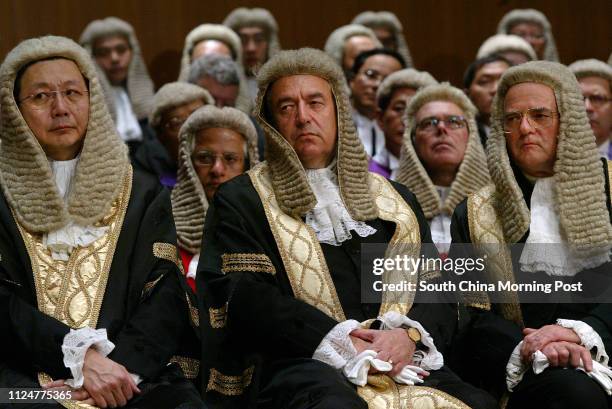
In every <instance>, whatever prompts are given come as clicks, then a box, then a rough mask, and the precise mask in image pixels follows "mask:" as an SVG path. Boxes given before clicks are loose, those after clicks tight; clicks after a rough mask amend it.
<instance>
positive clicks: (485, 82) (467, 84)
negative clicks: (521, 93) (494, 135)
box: [463, 54, 512, 146]
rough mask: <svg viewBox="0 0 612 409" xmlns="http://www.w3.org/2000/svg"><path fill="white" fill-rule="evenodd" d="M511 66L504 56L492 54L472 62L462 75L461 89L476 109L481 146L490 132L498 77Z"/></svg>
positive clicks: (484, 143)
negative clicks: (492, 106)
mask: <svg viewBox="0 0 612 409" xmlns="http://www.w3.org/2000/svg"><path fill="white" fill-rule="evenodd" d="M511 66H512V63H511V62H510V61H508V60H507V59H506V58H505V57H502V56H500V55H497V54H493V55H490V56H488V57H482V58H478V59H477V60H476V61H474V62H472V63H471V64H470V66H469V67H468V68H467V70H466V71H465V75H464V76H463V91H464V92H465V93H466V94H467V96H468V97H469V98H470V100H471V101H472V103H473V104H474V105H475V106H476V109H478V113H477V114H476V124H477V125H478V134H479V135H480V142H482V146H487V138H488V137H489V132H491V123H490V119H491V105H492V104H493V97H495V94H496V93H497V85H498V84H499V79H500V78H501V76H502V74H503V73H504V72H506V70H507V69H508V68H510V67H511Z"/></svg>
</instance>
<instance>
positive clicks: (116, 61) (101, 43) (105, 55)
mask: <svg viewBox="0 0 612 409" xmlns="http://www.w3.org/2000/svg"><path fill="white" fill-rule="evenodd" d="M93 56H94V58H95V60H96V63H98V65H99V66H100V67H101V68H102V69H103V70H104V73H105V74H106V78H108V80H109V81H110V82H111V84H113V85H121V84H123V82H124V81H125V80H126V79H127V76H128V69H129V68H130V62H132V47H130V43H129V42H128V39H127V38H126V37H125V36H122V35H114V36H109V37H102V38H99V39H97V40H96V41H95V42H94V44H93Z"/></svg>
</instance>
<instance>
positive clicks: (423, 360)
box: [378, 311, 444, 370]
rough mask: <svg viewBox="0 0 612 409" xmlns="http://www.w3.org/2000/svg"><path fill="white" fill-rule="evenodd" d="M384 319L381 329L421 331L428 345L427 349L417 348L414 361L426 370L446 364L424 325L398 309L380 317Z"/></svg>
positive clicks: (424, 342)
mask: <svg viewBox="0 0 612 409" xmlns="http://www.w3.org/2000/svg"><path fill="white" fill-rule="evenodd" d="M378 319H379V320H380V321H382V326H381V329H392V328H416V329H417V330H418V331H419V332H420V333H421V342H422V343H423V345H425V346H426V347H427V351H422V350H416V351H415V352H414V355H413V358H412V361H413V362H414V363H415V364H416V365H417V366H419V367H420V368H423V369H426V370H436V369H440V368H442V366H443V365H444V357H443V356H442V354H441V353H440V352H439V351H438V349H437V348H436V345H435V344H434V341H433V338H432V337H431V335H429V332H427V331H426V330H425V328H423V326H422V325H421V324H420V323H419V322H418V321H415V320H411V319H410V318H408V317H406V316H405V315H402V314H400V313H398V312H396V311H389V312H387V313H385V314H384V315H383V316H382V317H378Z"/></svg>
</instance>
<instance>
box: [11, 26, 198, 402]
mask: <svg viewBox="0 0 612 409" xmlns="http://www.w3.org/2000/svg"><path fill="white" fill-rule="evenodd" d="M0 81H2V84H4V86H3V87H2V89H1V90H0V94H1V98H2V100H3V101H6V102H5V103H3V104H2V108H1V113H2V131H1V133H0V139H1V146H2V149H1V150H0V180H1V185H2V194H1V195H0V254H2V258H1V260H0V311H1V313H2V318H1V319H0V321H2V327H3V329H6V330H3V331H2V337H0V345H1V347H2V348H1V352H0V354H1V357H0V386H1V387H2V388H17V387H28V388H37V387H40V386H41V385H46V386H49V387H66V386H70V388H71V390H72V391H73V395H72V399H73V400H68V401H61V405H63V406H66V407H91V406H87V405H85V404H89V405H96V406H98V407H103V408H105V407H117V406H125V405H127V406H128V407H138V408H157V407H160V406H161V407H167V408H174V407H176V406H178V405H180V404H188V403H191V404H195V405H199V406H197V407H200V406H201V400H200V397H199V395H198V392H197V390H196V389H195V388H194V387H193V385H192V384H191V382H190V381H187V380H186V379H185V376H184V374H183V372H182V371H181V367H179V365H177V364H171V365H168V362H169V361H170V359H171V357H172V356H173V355H174V354H176V353H177V352H178V351H179V348H180V347H181V346H182V345H184V344H183V339H185V338H184V337H187V338H186V339H188V340H191V343H192V344H193V343H194V342H195V339H196V337H197V334H196V332H195V330H194V329H193V328H192V326H195V325H196V324H197V320H196V322H191V323H190V319H189V316H190V314H189V311H190V309H193V306H192V305H191V299H190V292H189V289H188V288H187V287H186V285H185V282H184V279H183V277H181V274H180V270H179V265H180V264H179V263H180V262H179V261H178V252H177V249H176V246H175V242H176V236H175V234H174V225H173V223H172V217H171V208H170V198H169V195H168V193H167V191H166V190H165V189H162V188H161V186H159V184H158V183H157V181H156V180H155V179H154V178H152V177H150V176H148V175H146V174H142V173H139V172H133V171H132V167H131V166H130V163H129V160H128V152H127V147H126V146H125V144H124V143H123V142H122V141H121V139H120V138H119V136H118V135H117V132H116V131H115V129H114V127H113V123H112V120H111V119H110V115H109V113H108V110H107V108H106V104H105V103H104V96H103V93H102V87H101V86H100V82H99V80H98V78H97V77H96V70H95V68H94V65H93V63H92V61H91V59H90V57H89V56H88V55H87V53H86V51H85V50H84V49H82V48H81V47H79V46H78V45H77V44H76V43H74V42H73V41H72V40H69V39H67V38H63V37H53V36H48V37H42V38H38V39H31V40H27V41H24V42H22V43H21V44H19V45H18V46H17V47H16V48H15V49H13V50H12V51H11V52H10V53H9V54H8V55H7V57H6V59H5V60H4V63H3V64H2V66H1V67H0ZM181 362H183V363H186V362H187V361H184V360H183V361H181ZM189 362H190V363H189V364H188V365H185V368H188V367H193V366H194V365H195V364H196V363H197V362H196V361H193V360H192V361H189ZM184 370H186V369H184ZM69 378H70V379H69ZM61 405H59V404H57V405H53V407H61ZM22 407H24V406H22ZM25 407H27V406H25Z"/></svg>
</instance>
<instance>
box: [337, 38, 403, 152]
mask: <svg viewBox="0 0 612 409" xmlns="http://www.w3.org/2000/svg"><path fill="white" fill-rule="evenodd" d="M402 68H406V63H405V62H404V59H403V58H402V56H401V55H399V54H398V53H396V52H395V51H390V50H385V49H382V48H376V49H373V50H368V51H364V52H362V53H360V54H359V55H358V56H357V58H355V62H354V64H353V67H352V68H351V72H350V77H349V86H350V88H351V105H352V106H353V121H355V125H356V126H357V133H358V135H359V139H361V143H363V146H364V147H365V151H366V153H367V154H368V156H369V157H370V158H371V157H373V156H374V155H376V154H377V153H379V152H380V151H381V150H383V149H384V146H385V135H384V133H383V131H382V130H381V129H380V128H379V126H378V124H377V123H376V118H377V116H378V109H377V106H376V91H377V90H378V86H379V85H380V83H381V82H382V81H383V80H384V79H385V78H387V76H388V75H389V74H391V73H393V72H395V71H399V70H401V69H402Z"/></svg>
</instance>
